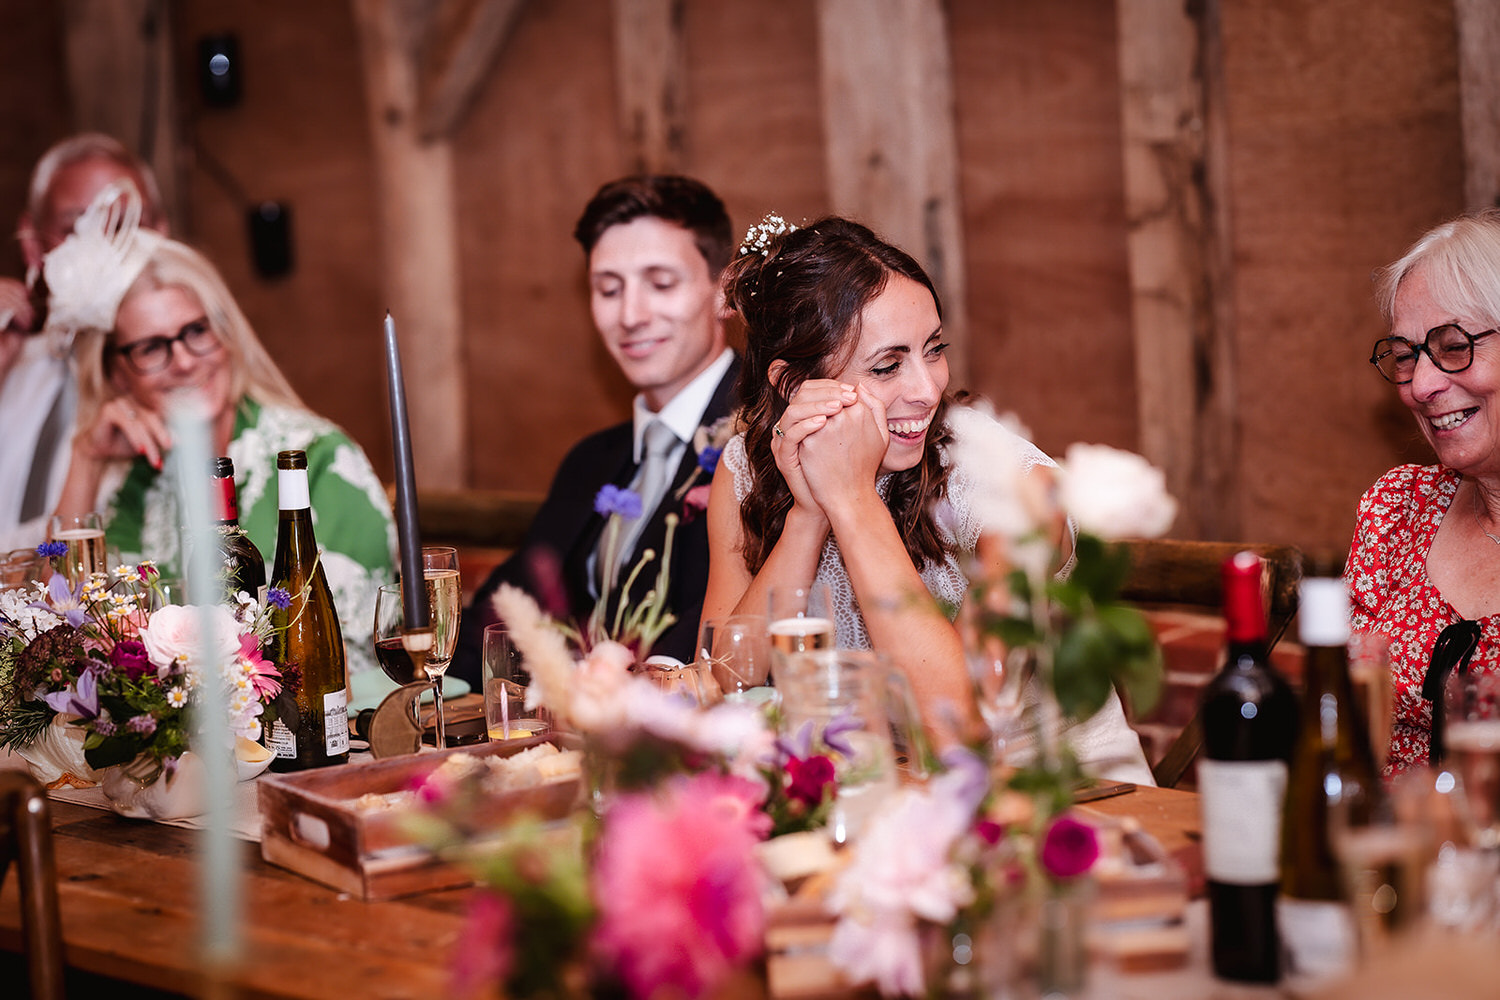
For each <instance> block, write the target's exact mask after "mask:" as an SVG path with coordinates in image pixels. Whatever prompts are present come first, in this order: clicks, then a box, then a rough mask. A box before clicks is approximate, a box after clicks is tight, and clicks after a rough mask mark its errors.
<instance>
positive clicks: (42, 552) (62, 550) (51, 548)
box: [36, 542, 68, 559]
mask: <svg viewBox="0 0 1500 1000" xmlns="http://www.w3.org/2000/svg"><path fill="white" fill-rule="evenodd" d="M36 554H37V555H39V556H41V557H42V558H43V559H56V558H57V557H58V556H65V555H67V554H68V543H67V542H43V543H42V544H40V545H38V546H37V547H36Z"/></svg>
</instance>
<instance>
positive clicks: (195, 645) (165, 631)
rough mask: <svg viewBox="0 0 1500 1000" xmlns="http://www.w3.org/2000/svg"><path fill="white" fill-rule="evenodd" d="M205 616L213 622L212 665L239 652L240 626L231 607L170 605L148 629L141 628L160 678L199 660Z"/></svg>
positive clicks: (210, 653)
mask: <svg viewBox="0 0 1500 1000" xmlns="http://www.w3.org/2000/svg"><path fill="white" fill-rule="evenodd" d="M205 613H206V614H207V615H208V616H209V618H210V620H211V621H212V622H213V633H212V638H211V639H210V641H209V644H208V645H209V649H208V653H209V656H210V657H212V659H211V661H210V662H213V663H222V662H224V661H225V660H228V659H230V658H231V657H233V656H235V655H236V654H237V653H238V652H239V649H240V624H239V622H237V621H235V620H234V615H233V614H232V613H230V611H229V609H228V608H226V607H223V606H222V605H218V604H215V605H212V606H209V607H206V608H203V607H197V606H194V605H191V604H189V605H180V604H169V605H167V606H166V607H164V608H162V609H161V610H160V611H157V612H155V613H154V614H153V615H152V616H151V620H150V621H149V622H147V623H146V627H145V628H143V629H141V643H142V644H143V645H144V646H145V647H146V655H147V656H149V657H151V662H152V663H153V664H154V665H155V666H156V668H157V674H158V676H161V675H163V674H164V673H165V671H166V670H167V668H169V667H170V666H171V665H172V664H173V663H175V662H176V661H177V660H179V659H181V660H183V661H184V662H190V663H194V662H196V661H197V659H198V655H199V652H200V650H199V639H198V623H199V621H200V620H201V617H202V616H203V615H204V614H205Z"/></svg>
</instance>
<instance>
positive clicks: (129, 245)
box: [42, 179, 165, 357]
mask: <svg viewBox="0 0 1500 1000" xmlns="http://www.w3.org/2000/svg"><path fill="white" fill-rule="evenodd" d="M163 240H165V237H164V236H162V235H161V234H160V233H157V232H155V231H154V230H151V229H142V228H141V194H140V192H139V191H137V190H136V187H135V185H134V184H133V183H131V182H130V181H129V180H125V179H121V180H117V181H115V182H113V183H112V184H110V185H109V186H107V187H105V188H104V189H103V190H101V191H100V192H99V193H98V194H97V195H95V196H94V200H93V201H92V202H90V203H89V207H88V208H87V209H85V210H84V212H83V214H82V215H80V216H79V217H78V221H77V222H76V223H74V225H73V232H72V233H70V234H69V235H68V238H67V239H65V240H63V241H62V243H60V244H58V245H57V247H56V248H55V249H53V251H52V252H51V253H49V254H47V259H46V260H45V261H44V262H43V263H42V274H43V275H44V276H45V277H46V279H47V326H46V330H47V335H48V337H50V338H51V342H52V349H53V352H54V353H55V354H57V355H58V356H59V357H61V356H64V355H66V354H67V353H68V352H69V351H70V350H72V346H73V337H74V336H75V335H76V334H78V333H79V332H81V331H83V330H100V331H108V330H110V329H113V327H114V325H115V313H117V312H118V311H119V309H120V302H121V301H122V300H123V299H124V298H125V293H126V292H128V291H129V290H130V286H131V285H133V284H135V279H136V278H138V277H140V275H141V271H142V270H143V269H144V268H145V266H146V262H147V261H149V260H150V259H151V255H152V254H153V253H155V252H156V248H157V247H159V246H161V244H162V242H163Z"/></svg>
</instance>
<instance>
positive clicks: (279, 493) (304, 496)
mask: <svg viewBox="0 0 1500 1000" xmlns="http://www.w3.org/2000/svg"><path fill="white" fill-rule="evenodd" d="M276 506H277V507H278V508H280V509H281V510H302V509H303V508H304V507H311V506H312V499H311V497H310V495H309V493H308V487H307V470H306V469H277V470H276Z"/></svg>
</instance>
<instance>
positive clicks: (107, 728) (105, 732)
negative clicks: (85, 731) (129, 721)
mask: <svg viewBox="0 0 1500 1000" xmlns="http://www.w3.org/2000/svg"><path fill="white" fill-rule="evenodd" d="M119 728H120V727H119V726H116V725H115V724H114V723H113V722H112V721H110V720H109V719H108V718H105V717H104V716H100V717H99V718H97V719H95V720H94V732H96V733H98V734H99V735H100V736H113V735H114V734H115V732H116V731H117V730H118V729H119Z"/></svg>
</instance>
